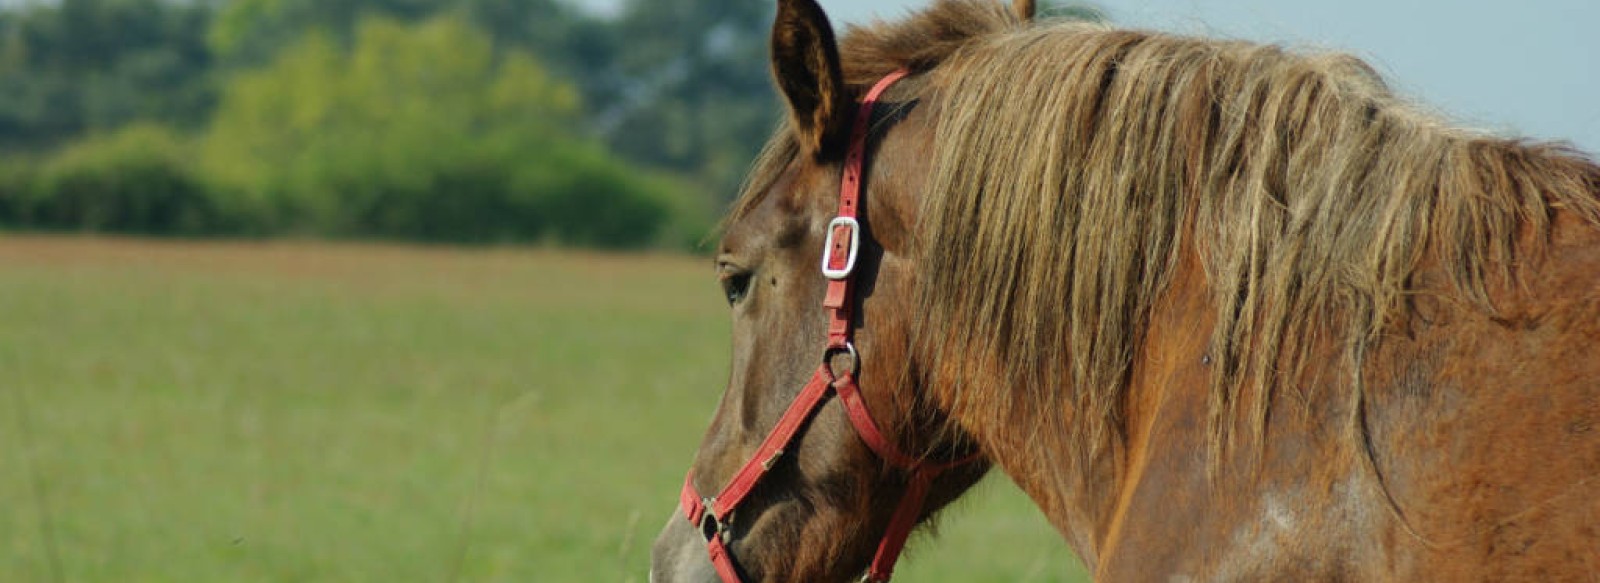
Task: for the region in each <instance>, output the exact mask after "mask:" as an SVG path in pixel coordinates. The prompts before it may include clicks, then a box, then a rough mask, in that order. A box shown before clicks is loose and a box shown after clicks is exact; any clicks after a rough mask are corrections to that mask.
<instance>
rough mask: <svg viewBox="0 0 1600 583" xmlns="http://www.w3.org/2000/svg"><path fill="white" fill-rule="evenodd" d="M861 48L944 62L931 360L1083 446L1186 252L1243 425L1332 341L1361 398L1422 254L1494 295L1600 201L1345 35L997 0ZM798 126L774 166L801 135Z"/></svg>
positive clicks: (967, 392)
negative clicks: (1164, 27)
mask: <svg viewBox="0 0 1600 583" xmlns="http://www.w3.org/2000/svg"><path fill="white" fill-rule="evenodd" d="M841 54H842V56H843V58H844V59H845V69H846V79H847V82H848V83H849V84H850V85H852V86H853V87H861V86H864V85H866V84H869V83H871V82H872V81H873V80H875V79H876V78H877V77H878V76H880V75H882V74H884V73H887V72H888V71H890V70H893V69H896V68H899V67H909V68H911V69H913V70H916V71H932V74H931V75H929V81H928V85H927V89H926V91H928V92H931V93H933V94H934V95H933V96H932V99H930V101H932V102H934V103H937V104H938V108H939V110H938V111H939V113H938V115H939V118H938V119H939V121H938V131H937V136H936V144H935V145H934V148H935V150H936V152H935V156H934V160H933V161H932V169H931V172H932V173H931V175H930V179H929V183H928V185H927V188H926V189H925V192H924V193H923V196H924V197H925V198H924V200H923V201H922V209H921V215H920V217H919V219H918V220H919V223H918V225H919V227H918V228H919V235H920V238H919V245H920V248H919V253H920V258H919V259H920V264H919V265H920V269H921V274H920V278H919V282H918V285H919V292H918V293H919V299H920V304H919V307H920V309H922V310H924V311H925V312H924V315H923V317H922V319H921V321H920V323H919V328H918V329H919V338H921V339H922V350H924V359H923V360H924V361H925V362H930V363H936V367H935V368H934V369H933V370H931V371H927V372H926V374H927V378H926V379H925V381H926V382H927V383H929V384H930V385H932V386H941V387H949V388H948V389H947V390H951V391H953V394H954V395H955V396H956V406H957V408H958V409H963V410H964V411H965V413H964V414H963V415H962V417H964V418H966V419H968V420H969V421H968V422H969V423H979V424H983V425H985V426H986V427H988V429H989V430H990V431H998V432H1001V433H1005V432H1010V433H1011V434H1012V435H1015V436H1017V437H1018V438H1019V439H1021V440H1025V439H1027V436H1028V435H1031V434H1037V432H1038V431H1039V430H1040V429H1041V428H1042V427H1044V426H1045V425H1047V424H1060V423H1065V424H1067V425H1068V426H1070V427H1072V428H1073V431H1074V432H1075V439H1074V440H1073V443H1074V444H1075V449H1076V450H1077V451H1076V452H1075V453H1076V454H1077V455H1078V456H1079V457H1078V458H1077V459H1078V460H1079V461H1086V460H1088V459H1089V458H1092V457H1093V456H1094V455H1095V454H1096V453H1097V452H1100V451H1103V450H1104V449H1105V448H1106V447H1108V446H1109V445H1110V444H1111V443H1112V440H1114V439H1115V438H1116V432H1117V429H1116V428H1117V423H1118V420H1119V418H1120V416H1121V415H1122V410H1121V407H1122V403H1123V401H1124V397H1125V395H1124V393H1125V390H1126V387H1127V386H1128V384H1129V378H1130V373H1131V371H1132V369H1133V363H1134V361H1135V357H1136V351H1137V350H1138V348H1139V346H1140V344H1141V341H1142V339H1143V336H1142V334H1143V333H1144V331H1145V330H1146V329H1147V327H1148V321H1147V320H1148V318H1149V316H1150V313H1151V310H1152V307H1153V306H1154V305H1155V304H1156V303H1157V301H1158V300H1159V299H1161V297H1162V295H1163V293H1164V291H1166V290H1167V288H1168V286H1169V284H1170V283H1172V280H1173V278H1174V276H1175V271H1176V269H1177V267H1178V265H1179V261H1180V260H1181V258H1182V257H1183V256H1184V254H1185V253H1186V252H1187V253H1189V254H1191V256H1193V255H1194V254H1198V257H1199V258H1200V261H1201V264H1202V266H1203V268H1204V270H1205V271H1204V272H1205V275H1206V279H1207V283H1208V285H1209V287H1210V289H1211V290H1212V291H1213V298H1212V302H1213V306H1214V309H1215V313H1216V314H1217V319H1216V321H1215V323H1214V328H1213V333H1212V335H1211V340H1210V349H1209V352H1208V356H1209V357H1210V358H1211V359H1212V360H1213V363H1214V364H1213V366H1212V370H1213V371H1214V375H1213V378H1212V382H1211V419H1210V421H1211V428H1212V431H1211V434H1212V435H1213V436H1214V443H1213V445H1219V446H1220V445H1221V444H1222V443H1224V442H1225V440H1226V439H1228V436H1229V435H1230V434H1231V433H1232V432H1233V430H1235V429H1240V428H1245V429H1248V430H1250V431H1252V432H1256V433H1257V435H1259V431H1260V430H1261V427H1262V426H1263V425H1264V422H1265V416H1266V411H1267V407H1268V405H1269V403H1270V402H1271V398H1272V396H1273V395H1274V394H1275V393H1276V392H1281V391H1282V390H1283V389H1285V388H1286V387H1289V386H1292V385H1293V384H1294V383H1300V382H1304V381H1306V374H1305V373H1306V372H1307V371H1308V365H1309V364H1314V363H1312V362H1311V359H1310V352H1309V351H1310V350H1311V349H1312V348H1313V347H1315V346H1316V345H1317V343H1319V342H1320V343H1322V345H1323V346H1324V347H1327V346H1332V347H1334V348H1337V349H1340V350H1341V354H1342V357H1341V365H1342V371H1343V372H1342V373H1341V374H1343V375H1345V379H1346V380H1345V382H1344V383H1343V384H1341V385H1340V386H1349V387H1351V389H1350V390H1351V391H1354V392H1355V394H1354V395H1353V396H1354V397H1356V398H1359V391H1361V382H1360V381H1361V379H1360V375H1359V371H1360V369H1361V366H1362V364H1363V358H1364V355H1365V354H1367V352H1368V351H1369V349H1370V348H1371V347H1372V346H1374V344H1375V343H1377V342H1380V341H1381V338H1382V333H1383V332H1384V331H1385V330H1386V329H1388V327H1390V326H1392V325H1394V324H1396V323H1397V322H1398V320H1399V319H1400V318H1401V316H1402V315H1403V314H1404V312H1405V310H1406V309H1407V301H1408V292H1409V291H1410V290H1411V289H1412V283H1413V282H1412V281H1411V278H1412V276H1413V275H1414V274H1415V273H1416V272H1417V271H1418V269H1419V268H1420V267H1423V266H1429V268H1430V269H1437V270H1438V271H1439V272H1440V273H1444V274H1448V277H1449V286H1451V287H1452V288H1453V289H1454V290H1455V292H1456V295H1457V296H1458V298H1459V300H1460V301H1462V302H1465V303H1467V304H1469V305H1472V306H1475V307H1476V308H1478V309H1482V310H1486V311H1489V312H1491V313H1492V312H1493V311H1494V309H1495V307H1494V305H1493V302H1491V299H1490V298H1491V296H1492V295H1493V293H1492V290H1494V289H1500V287H1498V286H1504V285H1510V284H1511V283H1512V282H1514V281H1515V278H1516V277H1517V274H1516V273H1515V272H1514V271H1513V270H1512V266H1513V265H1521V266H1528V265H1533V264H1535V263H1536V262H1537V260H1538V258H1539V257H1540V255H1541V253H1542V251H1543V242H1544V241H1545V240H1546V238H1547V235H1548V233H1549V229H1550V227H1551V220H1552V217H1553V216H1554V213H1555V211H1556V209H1564V210H1566V211H1569V212H1572V213H1575V214H1576V215H1577V216H1579V217H1582V218H1584V219H1586V220H1588V221H1591V222H1596V221H1600V203H1597V200H1596V198H1597V193H1600V167H1597V166H1596V165H1595V164H1594V163H1593V162H1592V161H1590V160H1588V159H1587V158H1586V157H1585V156H1584V155H1582V154H1580V153H1577V152H1575V151H1573V150H1571V149H1570V148H1568V147H1566V146H1563V145H1558V144H1543V143H1525V142H1520V141H1515V140H1507V139H1502V138H1496V137H1492V136H1487V135H1482V134H1479V133H1475V132H1471V131H1467V130H1461V129H1455V128H1452V127H1449V126H1448V125H1446V124H1445V123H1443V122H1441V121H1440V120H1438V119H1436V118H1434V117H1432V116H1431V115H1429V114H1427V113H1426V112H1423V111H1421V110H1419V109H1417V108H1415V107H1413V106H1411V105H1409V104H1407V103H1405V102H1404V101H1403V100H1401V99H1399V98H1397V97H1396V96H1395V95H1393V94H1392V93H1391V92H1390V91H1389V90H1388V88H1387V87H1386V86H1385V85H1384V83H1383V81H1382V80H1381V79H1380V78H1379V76H1378V75H1377V74H1375V73H1374V72H1373V71H1372V69H1370V68H1369V67H1367V66H1366V65H1365V64H1363V63H1362V62H1361V61H1359V60H1357V59H1355V58H1353V57H1349V56H1346V55H1342V54H1309V53H1299V52H1294V51H1288V50H1285V49H1282V48H1280V47H1275V46H1267V45H1258V44H1252V43H1246V42H1234V41H1216V40H1207V39H1197V38H1188V37H1182V36H1175V35H1168V34H1161V33H1154V32H1143V31H1130V30H1114V29H1110V28H1107V27H1104V26H1099V25H1091V24H1083V23H1074V22H1049V21H1046V22H1041V23H1026V22H1023V21H1021V20H1020V19H1018V18H1017V17H1016V16H1013V15H1012V14H1011V13H1010V11H1009V10H1007V9H1005V8H1004V7H1003V6H1000V5H999V4H998V3H997V2H994V1H992V0H941V1H939V2H937V3H935V4H934V5H933V6H932V7H931V8H929V9H928V10H926V11H923V12H921V13H918V14H916V15H913V16H911V17H909V18H907V19H905V20H902V21H898V22H894V23H878V24H875V25H873V26H871V27H866V28H855V29H852V30H851V31H850V32H849V33H848V34H847V35H846V36H845V37H844V39H843V42H842V46H841ZM785 134H787V132H780V133H779V136H778V137H777V138H776V139H775V141H774V143H773V145H772V146H769V149H768V154H767V155H765V156H763V161H762V162H761V163H758V165H757V169H756V171H755V173H753V175H752V185H753V186H755V185H759V184H761V183H763V182H764V180H765V179H763V178H762V176H770V175H771V174H773V172H774V170H775V169H776V168H779V167H781V166H782V165H783V164H784V163H785V162H786V160H787V159H789V158H792V157H793V156H794V155H796V153H795V152H796V148H795V147H794V146H793V145H792V141H793V140H792V138H789V139H786V138H785V137H784V136H785ZM786 144H787V145H786ZM763 168H765V170H763ZM763 190H765V189H764V188H757V187H753V188H749V189H747V192H746V195H745V198H744V200H743V201H741V203H740V207H747V206H748V205H750V204H752V203H753V198H754V196H757V195H756V194H755V193H759V192H760V191H763ZM739 214H741V213H740V211H739V210H738V209H737V208H736V210H735V212H734V215H735V216H737V215H739ZM957 332H959V333H957ZM1198 357H1199V355H1196V358H1198Z"/></svg>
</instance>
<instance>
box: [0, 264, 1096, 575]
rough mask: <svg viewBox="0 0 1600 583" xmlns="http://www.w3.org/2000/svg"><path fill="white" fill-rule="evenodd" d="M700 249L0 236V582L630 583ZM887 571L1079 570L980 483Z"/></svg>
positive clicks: (659, 481) (638, 569)
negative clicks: (689, 255) (598, 250)
mask: <svg viewBox="0 0 1600 583" xmlns="http://www.w3.org/2000/svg"><path fill="white" fill-rule="evenodd" d="M709 275H710V270H709V269H708V266H707V265H706V263H705V261H704V260H700V259H686V258H679V257H665V256H607V255H594V254H581V253H568V254H562V253H556V252H547V251H533V250H516V251H511V250H479V251H459V250H440V249H414V248H402V247H383V246H367V245H320V244H309V243H304V244H302V243H275V244H243V243H152V242H140V241H127V240H106V239H77V238H35V237H4V238H0V501H4V504H5V506H4V509H3V510H0V581H4V582H31V581H45V582H49V581H74V582H77V581H87V582H100V581H116V582H125V581H126V582H138V581H182V582H211V581H217V582H223V581H226V582H233V581H240V582H247V581H274V582H276V581H340V582H343V581H385V582H387V581H535V582H543V581H556V582H565V581H615V582H627V581H635V582H641V583H642V582H643V581H644V579H645V574H646V569H647V565H648V562H649V546H650V541H651V539H652V538H653V537H654V535H655V533H656V531H657V530H658V529H659V528H660V526H661V524H662V523H663V521H665V520H666V518H667V515H668V513H669V512H671V510H672V508H673V505H674V504H675V501H676V496H677V492H678V486H679V484H680V483H681V479H682V473H683V471H684V469H685V468H686V465H687V464H688V462H689V460H690V457H691V456H692V454H693V451H694V448H695V446H696V444H697V443H698V441H699V438H700V435H701V432H702V431H704V427H705V423H706V420H707V419H708V417H709V415H710V413H711V410H712V408H713V407H714V406H715V403H716V399H717V396H718V394H719V393H720V391H721V389H722V386H723V383H724V381H725V380H726V374H727V373H726V366H727V365H726V361H727V348H726V347H727V345H728V340H727V335H728V329H727V316H726V313H725V311H724V310H725V308H724V307H723V304H722V303H721V301H720V299H719V298H718V292H717V289H716V287H715V285H714V284H713V282H712V280H711V278H710V277H709ZM941 531H942V532H941V536H940V537H939V538H938V539H927V538H919V539H916V540H914V541H913V543H912V544H913V547H912V549H911V550H910V554H909V556H908V557H907V559H906V561H905V562H904V564H903V565H902V567H901V569H900V572H899V576H898V577H897V580H899V581H907V582H928V581H996V582H1001V581H1005V582H1010V581H1078V580H1082V579H1083V577H1082V575H1081V571H1080V570H1079V568H1078V567H1077V566H1076V560H1075V559H1072V558H1071V554H1070V553H1069V552H1068V551H1067V550H1066V547H1065V545H1064V544H1063V543H1061V542H1060V540H1059V539H1058V538H1057V537H1056V535H1055V534H1054V533H1053V531H1051V530H1050V528H1049V527H1048V526H1046V525H1045V523H1044V521H1043V519H1042V518H1041V517H1040V516H1038V514H1037V512H1036V511H1035V510H1034V509H1033V507H1032V506H1031V504H1030V503H1029V502H1028V501H1027V500H1026V499H1025V498H1023V497H1022V496H1021V495H1020V494H1019V493H1017V492H1016V491H1015V489H1014V488H1013V487H1012V486H1011V485H1010V484H1009V483H1008V482H1006V481H1005V479H1004V478H1003V477H998V476H997V477H995V478H991V479H990V480H989V481H988V482H986V483H985V485H983V486H981V487H980V489H979V491H978V492H977V494H975V495H973V496H971V497H970V498H969V500H966V501H964V502H963V503H961V504H960V505H959V506H958V507H957V508H956V509H955V510H953V511H951V512H950V513H948V515H947V516H946V518H945V520H944V521H943V526H942V528H941Z"/></svg>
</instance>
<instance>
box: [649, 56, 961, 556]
mask: <svg viewBox="0 0 1600 583" xmlns="http://www.w3.org/2000/svg"><path fill="white" fill-rule="evenodd" d="M907 74H908V73H907V71H904V70H900V71H895V72H894V73H890V74H889V75H888V76H887V77H884V78H883V80H881V81H878V83H877V85H875V86H873V88H872V90H871V91H869V92H867V95H866V97H864V98H863V99H862V100H861V109H860V110H859V111H858V113H857V114H856V120H855V126H854V128H853V129H852V133H851V137H850V152H849V155H848V157H846V159H845V167H844V180H843V183H842V184H841V185H840V188H839V216H838V217H837V218H835V219H833V222H831V223H830V224H829V225H828V238H827V241H826V243H825V246H824V248H823V255H822V273H823V276H824V277H827V278H828V294H827V297H826V299H825V300H824V301H823V307H825V308H827V309H828V319H829V322H828V344H827V346H826V347H825V348H824V349H823V352H822V356H823V358H822V365H821V366H820V367H818V368H817V372H816V374H815V375H813V376H812V377H811V381H810V382H808V383H806V386H805V388H803V389H801V390H800V395H799V396H797V397H795V400H794V403H792V404H790V405H789V409H788V410H787V411H785V412H784V414H783V417H782V418H780V419H779V420H778V425H777V426H776V427H774V428H773V429H772V433H769V434H767V438H766V439H765V440H763V441H762V442H761V446H760V447H758V448H756V451H755V454H754V455H752V456H751V457H750V460H749V461H747V462H745V464H744V466H743V467H741V468H739V472H738V473H737V474H734V476H733V479H732V480H731V481H729V482H728V485H727V486H726V487H724V488H723V489H722V491H721V492H719V493H718V494H717V495H716V496H713V497H711V498H703V497H701V496H700V494H699V493H698V492H696V491H695V488H694V472H693V471H691V472H690V473H689V476H688V477H687V478H686V479H685V480H684V482H683V493H682V494H681V499H680V502H681V503H682V506H683V512H684V514H685V516H686V517H687V518H688V519H689V522H691V523H693V524H694V525H695V526H697V527H699V528H700V532H701V534H702V535H704V536H705V538H706V545H707V548H708V552H709V553H710V554H711V564H712V565H715V566H716V569H717V574H718V575H719V576H721V577H722V580H723V582H724V583H739V581H740V579H739V572H738V569H736V568H735V567H734V564H733V557H732V556H731V555H730V554H729V552H728V547H727V541H725V540H723V537H724V535H723V533H724V532H725V531H726V530H727V527H728V522H729V520H730V517H731V516H732V515H733V511H734V509H736V508H738V507H739V503H740V502H743V501H744V499H745V497H746V496H748V495H749V494H750V491H751V490H753V489H754V488H755V486H756V484H757V483H758V482H760V481H761V478H762V477H763V476H765V475H766V474H767V472H768V471H769V470H771V469H772V467H773V465H774V464H775V463H776V462H777V461H778V458H780V457H782V456H783V453H784V448H786V447H788V446H789V444H790V443H791V442H792V441H794V438H795V436H796V435H797V434H798V432H799V431H800V426H801V425H803V424H804V423H805V421H806V419H808V418H810V417H811V415H812V413H813V412H815V411H816V410H817V409H818V408H820V407H821V406H822V404H823V403H824V402H825V400H826V399H827V397H828V394H829V393H830V392H832V393H834V394H837V395H838V397H839V401H840V402H842V403H843V404H844V407H845V411H846V413H847V414H848V416H849V418H850V423H851V424H852V425H854V426H855V428H856V433H857V434H858V435H860V436H861V440H862V441H863V442H866V444H867V446H868V447H871V448H872V450H873V451H874V452H877V454H878V455H879V456H880V457H882V458H883V459H884V461H886V462H888V463H889V464H890V465H892V466H895V467H897V468H900V469H903V470H906V471H909V472H911V481H910V484H909V485H908V486H907V487H906V492H905V495H904V496H903V497H902V498H901V499H900V505H899V506H898V507H896V508H895V511H894V517H893V518H892V519H890V521H889V529H888V530H887V531H886V532H885V533H884V534H883V539H882V540H881V541H880V542H879V543H878V553H877V555H876V556H874V557H873V559H872V566H871V568H870V569H868V571H867V573H866V576H865V577H864V578H863V579H862V580H863V581H870V582H877V583H881V582H884V581H888V580H889V576H890V575H891V574H892V573H893V571H894V563H895V561H896V560H897V559H899V557H900V551H901V550H902V549H903V548H905V544H906V538H907V537H909V536H910V535H911V529H912V528H913V527H915V526H916V524H917V518H918V517H919V516H920V515H921V514H922V504H923V499H924V498H926V497H927V494H928V487H929V485H931V484H932V483H933V479H934V478H935V477H937V476H939V474H941V473H943V472H945V471H946V470H949V469H951V468H954V467H957V466H960V465H964V464H966V463H969V462H971V461H973V460H974V459H976V457H977V456H975V455H974V456H972V457H968V458H966V459H961V460H957V461H954V462H949V463H943V464H930V463H926V462H924V461H923V460H920V459H917V458H914V457H912V456H909V455H906V454H905V453H902V452H901V451H900V449H899V448H897V447H895V446H894V444H892V443H890V442H889V440H887V439H885V438H884V437H883V432H881V431H879V430H878V424H877V423H874V422H873V420H872V414H871V413H870V412H868V411H867V405H866V403H865V402H864V401H863V400H862V398H861V391H860V389H859V388H858V387H857V386H856V379H855V372H854V371H851V372H846V373H845V374H844V375H843V376H839V377H835V376H834V374H833V370H832V369H831V367H830V366H829V360H830V359H831V357H832V356H834V355H835V354H838V353H840V352H847V353H849V354H850V356H851V359H852V360H854V361H855V363H854V365H855V367H860V365H861V362H860V359H859V357H858V356H857V355H856V352H855V345H854V344H852V343H851V341H850V339H851V327H850V320H851V306H852V305H853V304H854V302H853V300H854V296H855V291H854V284H855V266H856V254H857V252H858V250H859V248H860V244H861V230H862V229H861V224H860V223H859V222H857V220H856V217H857V215H858V211H859V206H858V203H859V202H860V199H861V182H862V178H863V176H862V164H863V162H864V161H865V159H866V149H867V129H868V124H869V122H870V121H871V118H872V110H873V106H874V105H876V104H877V102H878V98H879V97H880V96H882V95H883V92H884V91H885V90H887V89H888V88H889V86H890V85H893V84H894V83H895V82H896V81H899V80H900V79H902V78H904V77H905V76H906V75H907Z"/></svg>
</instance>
